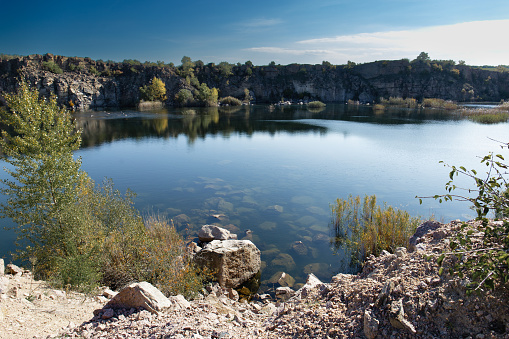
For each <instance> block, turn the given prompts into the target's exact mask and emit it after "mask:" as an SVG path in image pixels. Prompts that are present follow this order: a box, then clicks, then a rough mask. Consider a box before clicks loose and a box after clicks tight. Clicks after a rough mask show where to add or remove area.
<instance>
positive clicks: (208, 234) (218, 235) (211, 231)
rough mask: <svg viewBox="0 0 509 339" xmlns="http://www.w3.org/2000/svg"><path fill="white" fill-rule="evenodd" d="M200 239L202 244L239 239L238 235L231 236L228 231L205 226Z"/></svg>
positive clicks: (200, 232)
mask: <svg viewBox="0 0 509 339" xmlns="http://www.w3.org/2000/svg"><path fill="white" fill-rule="evenodd" d="M198 238H199V239H200V241H202V242H209V241H212V240H229V239H234V240H235V239H237V235H236V234H231V233H230V231H228V230H227V229H224V228H222V227H219V226H216V225H203V226H202V228H201V229H200V231H199V232H198Z"/></svg>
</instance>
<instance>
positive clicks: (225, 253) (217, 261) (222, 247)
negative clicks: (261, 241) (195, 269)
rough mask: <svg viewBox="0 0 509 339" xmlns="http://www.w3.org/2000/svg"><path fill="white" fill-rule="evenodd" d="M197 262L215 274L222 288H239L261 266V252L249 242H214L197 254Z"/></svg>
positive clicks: (195, 258)
mask: <svg viewBox="0 0 509 339" xmlns="http://www.w3.org/2000/svg"><path fill="white" fill-rule="evenodd" d="M194 260H195V262H196V263H197V264H198V265H199V266H201V267H206V268H208V269H210V270H211V271H212V272H215V278H216V280H217V281H218V283H219V285H221V286H222V287H227V288H228V287H233V288H235V287H237V286H239V285H241V284H242V283H244V282H246V281H248V280H249V279H250V278H252V277H253V276H254V275H255V274H256V273H258V271H259V270H260V266H261V259H260V250H259V249H258V248H257V247H256V246H255V245H254V244H253V243H252V242H251V241H249V240H224V241H219V240H213V241H211V242H210V243H208V244H207V245H206V246H205V247H203V249H202V250H201V251H199V252H198V253H196V255H195V257H194Z"/></svg>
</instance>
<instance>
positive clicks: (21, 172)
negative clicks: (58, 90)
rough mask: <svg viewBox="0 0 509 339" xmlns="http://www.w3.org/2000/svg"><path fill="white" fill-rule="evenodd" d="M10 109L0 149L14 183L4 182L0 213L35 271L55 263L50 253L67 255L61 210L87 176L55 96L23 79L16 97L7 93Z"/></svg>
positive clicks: (74, 137) (70, 127)
mask: <svg viewBox="0 0 509 339" xmlns="http://www.w3.org/2000/svg"><path fill="white" fill-rule="evenodd" d="M5 100H6V102H7V105H8V106H9V111H7V110H3V111H2V112H1V115H2V119H3V121H4V123H5V124H6V125H8V126H9V128H11V129H12V133H8V132H6V131H3V133H2V136H3V138H2V139H0V147H1V148H2V150H3V152H4V153H5V154H6V155H7V158H5V160H4V161H6V162H7V163H8V164H10V165H11V166H12V168H13V169H6V171H7V172H8V173H9V174H10V175H11V176H12V178H13V180H8V179H5V180H2V183H3V184H4V185H3V187H2V188H0V192H1V193H2V194H4V195H7V196H8V199H7V203H6V204H2V205H1V206H0V215H1V216H2V217H9V218H11V219H12V220H13V221H14V222H15V223H16V224H18V225H19V226H18V228H17V231H18V234H19V236H20V238H22V239H24V240H25V241H28V243H29V244H30V245H29V246H28V247H27V248H26V249H25V250H24V251H22V252H21V253H20V254H21V257H23V258H25V259H26V258H29V257H35V258H37V263H38V267H39V268H41V269H43V268H45V269H49V268H50V267H51V266H52V265H54V264H56V263H55V261H54V260H53V259H54V256H53V255H52V254H55V253H59V254H62V255H64V256H65V255H67V254H68V252H69V248H68V247H67V246H66V245H67V244H66V243H65V242H64V241H63V240H64V239H65V237H64V236H63V235H65V234H66V233H67V232H72V229H69V225H66V220H65V219H66V215H65V213H64V212H63V211H64V210H66V208H67V206H69V205H72V204H73V203H75V202H76V196H77V195H78V194H77V192H78V190H79V185H80V182H81V181H82V180H83V178H84V177H85V173H84V172H82V171H81V170H80V166H81V160H80V159H75V158H74V157H73V151H75V150H77V149H78V148H79V146H80V143H81V138H80V133H79V132H75V131H74V124H73V121H72V119H71V116H70V114H69V112H67V111H66V110H65V109H61V108H59V107H58V106H57V103H56V98H55V97H52V98H51V99H50V100H49V101H47V100H44V99H40V98H39V93H38V92H37V90H32V89H30V88H29V86H28V84H27V83H26V82H25V81H22V82H21V84H20V87H19V89H18V92H17V93H16V94H5Z"/></svg>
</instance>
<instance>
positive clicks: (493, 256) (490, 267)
mask: <svg viewBox="0 0 509 339" xmlns="http://www.w3.org/2000/svg"><path fill="white" fill-rule="evenodd" d="M500 146H501V148H502V149H505V150H508V149H509V143H502V142H500ZM504 161H505V158H504V156H503V155H501V154H497V153H494V152H490V153H489V154H487V155H486V156H484V157H482V158H481V164H483V165H485V166H486V167H487V170H486V173H485V174H484V175H481V174H478V173H477V171H476V170H474V169H471V170H468V169H466V168H465V167H463V166H459V167H457V166H454V165H448V164H444V166H447V167H449V168H450V169H451V171H450V173H449V178H450V180H449V181H448V182H447V183H446V184H445V189H446V191H447V192H448V193H446V194H441V195H438V194H437V195H435V196H433V197H426V198H434V199H436V200H439V201H440V202H442V201H453V200H458V201H468V202H470V203H471V204H472V208H473V209H474V210H475V211H476V212H477V216H478V217H477V218H478V219H479V220H482V223H481V224H480V225H479V226H478V227H477V228H468V227H469V226H468V225H467V224H463V225H462V227H461V228H462V230H464V232H458V233H457V235H456V239H455V240H453V241H451V242H450V244H449V247H450V250H451V251H450V252H445V253H443V254H442V255H441V256H440V257H439V258H438V261H437V262H438V265H441V264H442V262H443V261H444V259H445V258H446V257H449V256H455V257H456V258H455V260H454V263H455V264H454V266H453V267H452V268H451V271H450V273H451V274H453V273H454V274H457V275H458V276H459V277H460V278H462V279H463V278H465V281H466V283H467V288H468V291H469V292H473V291H483V290H484V289H485V288H487V289H495V288H497V287H501V286H502V287H509V286H508V283H509V221H508V220H507V218H509V179H508V178H507V175H508V174H509V173H508V168H509V164H507V163H505V162H504ZM458 175H461V176H464V177H467V178H470V179H472V180H473V181H474V184H475V188H465V187H458V186H456V184H455V183H454V179H455V177H457V176H458ZM457 189H459V190H462V191H468V192H469V193H470V192H473V193H474V194H476V195H477V196H475V195H474V196H473V197H472V196H465V195H462V194H454V191H456V190H457ZM417 198H419V199H420V201H421V203H422V198H423V197H417ZM490 212H491V213H493V214H494V216H495V218H498V219H502V220H501V221H500V222H499V223H492V224H491V225H490V224H489V223H488V220H487V219H486V217H487V216H488V214H489V213H490ZM503 219H505V220H503ZM473 237H480V239H481V244H480V246H479V242H474V241H473ZM440 272H442V270H441V271H440Z"/></svg>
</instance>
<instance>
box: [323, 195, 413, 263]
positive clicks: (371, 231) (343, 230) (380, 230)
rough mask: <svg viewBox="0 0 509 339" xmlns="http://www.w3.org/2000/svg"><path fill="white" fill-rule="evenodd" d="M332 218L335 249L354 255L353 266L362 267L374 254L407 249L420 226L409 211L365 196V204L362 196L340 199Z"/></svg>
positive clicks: (352, 256) (373, 197) (373, 196)
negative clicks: (345, 250)
mask: <svg viewBox="0 0 509 339" xmlns="http://www.w3.org/2000/svg"><path fill="white" fill-rule="evenodd" d="M332 217H333V221H332V226H333V230H334V235H335V237H334V240H333V242H334V246H335V248H336V249H339V248H341V247H345V248H346V249H347V250H348V251H349V252H350V254H351V264H350V265H351V267H358V266H360V265H361V264H362V263H363V262H364V260H365V259H366V258H367V257H368V256H370V255H371V254H373V255H379V254H380V253H381V252H382V251H383V250H387V251H390V252H394V250H395V249H396V248H397V247H400V246H407V245H408V240H409V239H410V237H411V236H412V235H413V233H414V232H415V229H416V228H417V226H418V224H419V223H420V219H419V218H412V217H411V216H410V215H409V214H408V212H406V211H402V210H398V209H395V208H393V207H391V206H387V205H386V204H384V206H383V207H380V206H378V205H377V204H376V196H375V195H372V196H365V197H364V200H362V202H361V198H360V197H359V196H356V197H352V196H349V197H348V199H347V200H344V199H337V200H336V203H335V204H334V205H333V206H332Z"/></svg>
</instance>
